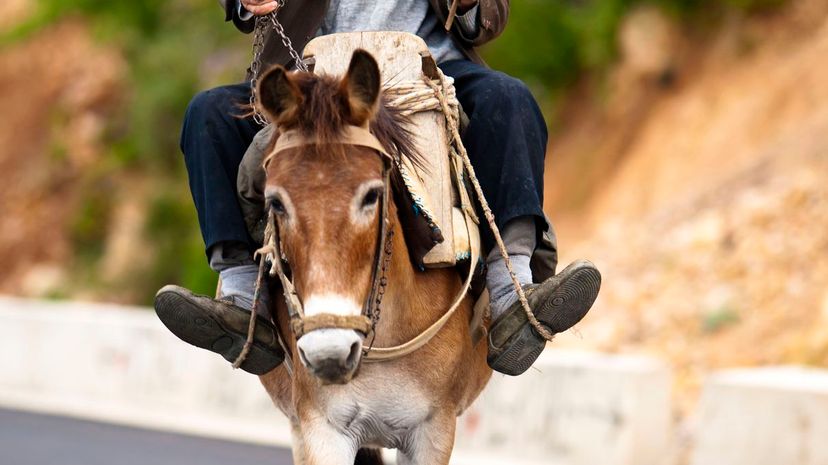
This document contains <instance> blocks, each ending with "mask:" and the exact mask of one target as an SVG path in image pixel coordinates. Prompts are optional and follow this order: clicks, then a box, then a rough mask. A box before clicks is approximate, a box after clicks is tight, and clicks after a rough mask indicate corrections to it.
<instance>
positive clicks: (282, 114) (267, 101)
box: [258, 66, 304, 125]
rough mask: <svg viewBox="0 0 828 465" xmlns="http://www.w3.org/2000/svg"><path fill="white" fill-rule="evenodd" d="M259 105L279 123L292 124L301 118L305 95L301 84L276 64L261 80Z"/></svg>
mask: <svg viewBox="0 0 828 465" xmlns="http://www.w3.org/2000/svg"><path fill="white" fill-rule="evenodd" d="M258 93H259V105H260V106H261V110H263V111H264V113H265V114H266V115H267V117H268V119H269V120H270V121H272V122H273V123H275V124H277V125H290V124H292V123H295V122H296V120H297V119H298V118H299V107H300V106H301V105H302V101H303V100H304V97H302V91H301V90H299V86H298V85H297V84H296V82H294V81H293V79H292V78H291V77H290V74H288V72H287V70H286V69H285V68H284V67H282V66H276V67H274V68H273V69H271V70H270V71H268V72H267V73H265V75H264V76H262V78H261V79H260V80H259V89H258Z"/></svg>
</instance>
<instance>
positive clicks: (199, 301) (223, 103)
mask: <svg viewBox="0 0 828 465" xmlns="http://www.w3.org/2000/svg"><path fill="white" fill-rule="evenodd" d="M249 96H250V86H249V85H247V84H240V85H235V86H225V87H219V88H217V89H212V90H209V91H206V92H202V93H200V94H198V95H197V96H196V97H195V98H194V99H193V101H192V102H191V103H190V106H189V107H188V109H187V114H186V117H185V120H184V127H183V130H182V135H181V150H182V151H183V152H184V160H185V163H186V165H187V173H188V175H189V181H190V189H191V191H192V194H193V201H194V202H195V206H196V210H197V211H198V220H199V225H200V226H201V232H202V235H203V238H204V243H205V248H206V251H207V256H208V257H209V259H210V265H211V267H212V268H213V269H214V270H216V271H217V272H218V273H219V274H220V276H221V279H222V286H221V290H220V294H221V300H215V299H212V298H209V297H205V296H198V295H195V294H193V293H192V292H190V291H189V290H187V289H184V288H181V287H178V286H166V287H164V288H163V289H161V290H160V291H159V292H158V294H157V296H156V300H155V309H156V312H157V313H158V316H159V317H160V318H161V321H163V322H164V324H165V325H166V326H167V327H168V328H169V329H170V330H171V331H172V332H173V333H174V334H175V335H176V336H178V337H180V338H181V339H183V340H184V341H186V342H188V343H190V344H193V345H195V346H198V347H201V348H204V349H208V350H211V351H213V352H216V353H218V354H221V355H222V356H223V357H224V358H225V359H227V360H230V361H233V360H235V359H236V357H237V356H238V354H239V353H240V352H241V348H242V346H243V345H244V342H245V340H246V338H247V326H248V324H247V322H248V321H249V315H250V314H249V311H250V309H251V308H252V306H253V305H252V303H253V291H254V288H255V281H256V274H257V267H256V266H255V265H254V263H253V260H252V256H251V250H252V249H253V241H252V239H251V238H250V236H249V234H248V232H247V226H246V225H245V222H244V219H243V216H242V212H241V208H240V206H239V201H238V199H237V196H236V177H237V176H238V171H239V163H240V162H241V159H242V156H243V155H244V152H245V150H246V149H247V147H248V145H249V144H250V141H251V140H252V139H253V137H254V136H255V134H256V132H258V130H259V127H258V126H257V125H256V124H255V123H254V122H253V121H252V120H251V119H243V118H240V117H239V115H240V114H241V113H243V110H242V108H241V105H242V104H244V103H246V102H247V101H248V99H249ZM259 308H260V309H262V310H263V309H264V308H265V306H264V305H262V306H260V307H259ZM259 320H260V324H258V325H257V330H256V333H255V341H254V346H253V348H252V349H251V351H250V354H249V355H248V358H247V359H246V361H245V362H244V364H242V366H241V368H242V369H244V370H246V371H249V372H251V373H255V374H263V373H266V372H268V371H270V370H271V369H273V368H275V367H276V366H278V364H279V363H281V361H282V358H283V357H284V353H283V352H282V349H281V347H280V346H279V344H278V341H276V340H275V339H274V337H273V332H272V328H271V327H270V325H269V323H268V320H267V319H266V318H259Z"/></svg>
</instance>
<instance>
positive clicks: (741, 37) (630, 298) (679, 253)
mask: <svg viewBox="0 0 828 465" xmlns="http://www.w3.org/2000/svg"><path fill="white" fill-rule="evenodd" d="M826 13H828V5H826V4H825V3H824V2H816V1H813V2H812V1H800V2H793V5H792V6H791V7H790V8H789V9H787V10H786V11H784V12H783V13H781V14H778V15H775V16H773V17H770V18H758V19H751V20H746V21H744V20H742V21H730V22H725V25H724V26H723V28H722V31H721V32H720V33H718V35H717V36H715V38H714V39H712V40H711V41H710V43H709V45H707V46H706V47H704V49H702V50H700V51H698V52H697V53H695V54H693V55H692V56H690V57H689V58H688V61H687V62H685V64H684V68H681V69H680V71H679V73H678V81H677V84H676V85H675V86H674V87H672V88H671V89H668V90H661V91H656V92H651V91H642V92H640V93H639V97H640V99H641V100H643V101H645V102H646V110H644V111H641V104H640V101H639V102H633V104H632V105H630V108H632V110H633V111H638V113H636V117H635V118H634V122H632V123H631V122H629V121H627V124H626V125H613V124H612V123H613V118H614V116H612V113H613V112H616V113H621V114H623V111H620V110H618V109H617V108H615V109H610V110H607V109H606V108H604V109H603V110H602V115H601V117H600V118H595V117H594V116H592V117H580V116H579V117H578V118H579V119H578V121H577V122H576V123H575V124H573V125H572V126H570V127H569V128H567V132H565V133H564V134H562V135H561V139H560V140H559V142H560V145H558V146H557V147H558V151H557V152H555V151H553V153H555V154H556V155H557V156H558V157H559V159H562V160H563V161H562V162H559V164H558V166H559V167H560V168H561V170H559V171H558V172H557V173H554V174H551V175H554V176H559V177H560V179H561V181H559V185H560V186H561V187H560V189H559V190H558V191H557V192H556V191H554V190H553V192H552V193H551V197H552V200H551V202H550V203H549V204H548V206H549V209H550V210H551V211H550V213H551V214H552V215H553V218H555V211H556V207H557V206H560V210H563V211H567V210H566V207H567V205H569V213H568V214H559V215H558V217H557V219H559V220H560V221H559V222H560V223H561V225H562V228H561V236H562V237H561V239H562V248H563V254H564V258H565V259H571V258H574V257H577V256H585V257H589V258H592V259H593V260H594V261H596V263H598V264H599V267H600V268H601V269H602V271H603V272H604V277H605V286H604V289H603V293H602V295H601V297H600V298H599V302H598V304H597V306H596V308H595V309H594V310H593V312H592V314H591V315H590V316H589V317H588V318H587V319H586V320H585V321H584V322H583V323H582V324H581V325H580V327H579V333H580V334H576V335H566V336H564V337H561V338H560V340H559V341H558V344H559V345H562V346H566V345H573V346H588V347H598V348H601V349H606V350H611V351H625V352H629V351H632V352H637V351H640V352H648V353H655V354H658V355H662V356H666V357H668V358H669V359H670V360H672V361H673V362H674V363H675V365H676V367H677V370H678V372H677V374H678V377H677V379H678V383H679V392H680V393H681V395H682V396H683V397H685V398H687V397H688V396H691V397H692V394H693V392H694V391H695V389H696V388H697V387H698V383H699V381H700V379H701V377H702V375H703V374H704V373H706V372H707V371H709V370H711V369H714V368H717V367H726V366H743V365H748V366H749V365H758V364H768V363H811V364H817V365H826V364H828V86H826V85H825V83H828V59H826V57H828V14H826ZM608 115H609V116H608ZM596 121H597V122H596ZM585 127H588V128H589V131H588V132H591V133H592V134H593V139H599V140H598V141H597V142H595V143H594V144H592V145H590V144H589V143H586V142H584V141H585V139H584V138H583V137H581V138H579V136H578V135H577V134H579V133H581V134H582V133H584V132H585V129H584V128H585ZM595 134H600V135H601V137H595V136H594V135H595ZM607 140H615V141H616V143H613V144H607V142H606V141H607ZM618 140H624V141H625V143H617V141H618ZM553 147H555V145H553ZM577 157H586V159H584V158H582V159H580V160H579V161H578V162H573V159H577ZM590 157H593V158H590ZM607 160H611V162H607ZM592 161H594V163H592V164H590V163H591V162H592ZM579 163H580V164H581V165H582V166H584V165H586V166H587V167H588V168H587V169H586V171H587V172H591V173H592V176H593V180H598V179H600V181H599V182H594V184H593V185H592V186H591V189H585V188H584V187H583V186H582V185H581V186H579V185H578V183H579V181H580V180H579V179H578V168H577V167H578V164H579ZM595 165H598V166H599V168H595V167H594V166H595ZM553 166H554V164H553ZM590 167H591V168H590ZM590 169H591V170H592V171H590ZM596 173H597V174H596ZM567 186H572V189H573V190H576V189H580V191H581V192H584V191H587V192H589V193H590V194H591V195H588V196H587V197H586V200H583V199H580V200H579V201H578V202H575V201H571V199H570V201H569V203H567V199H566V198H565V196H561V195H560V192H565V191H566V190H567ZM581 195H582V196H583V195H584V194H581ZM572 205H579V206H578V207H577V208H572ZM560 210H559V211H560Z"/></svg>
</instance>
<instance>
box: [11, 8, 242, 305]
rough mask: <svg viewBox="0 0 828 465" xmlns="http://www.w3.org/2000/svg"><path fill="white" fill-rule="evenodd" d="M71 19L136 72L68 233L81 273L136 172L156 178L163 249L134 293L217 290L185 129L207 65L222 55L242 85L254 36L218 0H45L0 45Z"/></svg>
mask: <svg viewBox="0 0 828 465" xmlns="http://www.w3.org/2000/svg"><path fill="white" fill-rule="evenodd" d="M66 17H73V18H81V19H82V20H84V21H85V22H87V23H88V24H90V25H91V26H92V31H93V33H94V35H95V37H96V38H97V39H98V40H99V41H100V42H101V43H103V44H107V45H114V46H117V47H118V48H120V49H121V50H122V51H123V54H124V57H125V59H126V62H127V63H128V67H129V69H128V71H129V74H128V76H127V79H128V82H127V83H126V85H125V86H124V88H125V89H127V91H128V93H127V95H125V96H124V98H123V99H122V100H123V101H122V103H121V107H120V110H119V111H117V112H116V113H117V117H116V118H114V119H113V120H112V121H110V122H109V127H108V129H107V131H106V134H107V136H106V137H107V140H106V141H105V142H106V144H107V146H108V147H111V151H110V153H109V154H107V159H105V160H103V162H102V163H101V166H102V167H106V168H101V169H96V170H95V171H96V172H95V173H85V174H84V175H83V179H82V180H81V181H80V185H81V189H82V194H81V197H82V199H81V202H80V207H79V209H78V210H77V211H76V212H74V214H73V220H72V224H71V231H70V232H71V237H72V239H73V241H74V246H75V251H76V255H77V259H78V264H79V265H80V266H81V267H83V270H94V269H95V267H94V264H95V263H96V261H97V260H98V259H99V258H100V257H101V254H102V251H103V250H102V249H103V244H104V240H105V237H106V234H107V226H108V222H109V218H110V217H111V216H112V211H113V209H114V208H117V204H116V203H115V202H114V201H112V199H113V197H114V196H115V194H116V192H115V191H116V190H117V183H116V180H118V179H120V178H123V177H124V176H126V175H129V176H132V177H134V176H135V175H136V174H138V176H140V177H143V178H144V179H147V180H148V182H149V183H150V184H151V188H150V189H149V190H150V191H151V192H153V193H154V198H153V199H150V201H151V208H150V214H149V219H148V224H147V225H146V233H147V237H148V239H149V240H150V243H151V244H153V246H154V247H155V248H156V250H154V251H152V255H153V256H154V257H156V259H155V262H154V263H153V265H152V266H151V267H150V270H149V272H148V273H146V275H141V276H135V277H134V278H135V279H134V281H132V282H131V283H129V285H130V286H131V289H130V291H131V292H129V294H130V295H134V294H135V291H136V289H137V290H139V295H142V296H144V298H143V299H142V300H144V301H145V302H149V301H151V299H152V296H153V295H154V292H155V290H157V289H158V288H159V287H160V286H162V285H163V284H166V283H176V284H181V285H184V286H187V287H190V288H191V289H193V290H195V291H197V292H203V293H206V294H211V293H212V292H214V290H215V282H216V277H215V275H214V273H213V272H212V271H211V270H210V269H209V267H208V266H207V262H206V260H205V255H204V246H203V242H202V240H201V236H200V234H199V230H198V223H197V220H196V215H195V211H194V208H193V206H192V199H191V197H190V194H189V191H188V190H187V181H186V174H185V172H184V169H183V168H184V166H183V159H182V156H181V153H180V149H179V147H178V141H179V133H180V128H181V121H182V119H183V116H184V111H185V109H186V107H187V103H188V102H189V100H190V99H191V98H192V97H193V96H194V95H195V94H196V93H197V92H198V91H200V90H202V89H204V88H206V87H208V86H211V85H214V84H215V82H205V79H204V76H202V75H203V74H204V70H203V66H204V64H205V63H206V62H208V61H210V59H211V58H213V57H214V56H219V57H220V58H221V60H223V62H226V67H227V68H232V71H229V72H224V73H223V75H222V76H221V77H220V79H223V80H224V82H225V83H229V82H233V81H238V80H241V78H242V77H243V71H244V66H243V64H244V62H245V60H246V59H247V55H248V54H249V53H250V52H249V40H250V39H249V37H245V36H244V35H242V34H240V33H239V32H238V31H236V30H235V29H234V28H233V27H230V26H228V25H226V24H224V23H223V21H222V20H223V12H222V11H221V9H220V7H219V6H218V5H217V4H216V2H215V1H201V0H141V1H112V2H102V1H100V0H40V2H38V3H37V11H36V12H34V14H33V15H32V16H31V17H30V19H29V20H28V21H26V22H25V23H24V24H21V25H19V26H18V27H17V28H15V29H14V30H13V31H11V32H9V33H6V34H4V35H3V37H0V45H3V44H9V43H14V42H16V41H19V40H22V39H25V38H27V37H29V36H31V35H32V34H34V33H36V32H37V31H39V30H41V29H43V28H45V27H48V26H50V25H52V24H54V23H55V22H57V21H59V20H61V19H63V18H66ZM231 49H232V50H233V52H232V53H227V50H231ZM213 69H218V73H221V72H222V71H223V70H222V69H221V67H218V68H216V67H213V68H211V70H213ZM210 78H212V79H219V77H217V76H209V77H208V79H210ZM58 116H61V115H58ZM60 122H61V121H60V120H59V121H57V123H56V124H59V123H60ZM64 151H65V149H64V148H63V146H62V145H61V143H60V141H59V140H56V141H54V142H53V147H52V156H53V157H57V158H63V157H64V156H65V154H64V153H63V152H64ZM127 195H128V194H127ZM84 273H86V271H84ZM90 274H92V272H91V271H90ZM91 278H92V277H91V276H87V278H85V279H86V282H87V283H92V284H94V282H93V281H95V282H97V281H99V280H94V279H91Z"/></svg>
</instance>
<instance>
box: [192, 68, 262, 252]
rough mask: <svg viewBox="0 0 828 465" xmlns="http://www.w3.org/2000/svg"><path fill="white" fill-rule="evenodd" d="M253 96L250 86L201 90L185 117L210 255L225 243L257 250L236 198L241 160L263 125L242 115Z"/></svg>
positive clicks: (195, 193)
mask: <svg viewBox="0 0 828 465" xmlns="http://www.w3.org/2000/svg"><path fill="white" fill-rule="evenodd" d="M249 95H250V86H249V85H248V84H238V85H232V86H224V87H218V88H216V89H211V90H208V91H205V92H201V93H200V94H198V95H197V96H196V97H195V98H193V100H192V102H190V105H189V107H188V108H187V113H186V116H185V118H184V127H183V129H182V131H181V151H182V152H183V153H184V162H185V163H186V165H187V174H188V176H189V181H190V191H191V192H192V194H193V201H194V202H195V207H196V210H197V211H198V223H199V226H201V234H202V237H203V238H204V245H205V250H207V251H208V256H210V251H211V249H212V248H213V247H214V246H216V245H218V244H221V243H231V244H232V245H231V246H228V249H230V248H232V249H233V252H234V253H235V252H237V251H239V250H241V251H244V250H245V249H246V251H247V255H249V254H250V251H251V250H252V249H253V244H252V240H251V239H250V236H249V234H248V233H247V227H246V226H245V223H244V218H243V216H242V212H241V208H240V207H239V202H238V200H237V196H236V179H237V177H238V173H239V164H240V163H241V160H242V156H244V152H245V150H247V147H248V146H249V145H250V141H252V140H253V137H254V136H255V135H256V133H257V132H258V131H259V129H260V127H259V126H258V125H257V124H256V123H255V122H253V121H252V120H251V119H249V118H239V117H238V115H240V114H241V113H243V110H242V109H241V108H240V105H241V104H243V103H245V102H247V100H248V98H249ZM210 258H211V260H212V259H213V257H210ZM233 258H234V257H228V259H230V260H232V259H233ZM236 258H237V257H236ZM248 258H249V257H248ZM215 259H217V260H220V257H215ZM241 261H242V263H241V264H248V265H249V264H252V263H253V262H252V260H249V263H247V262H245V259H244V258H242V260H241Z"/></svg>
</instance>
